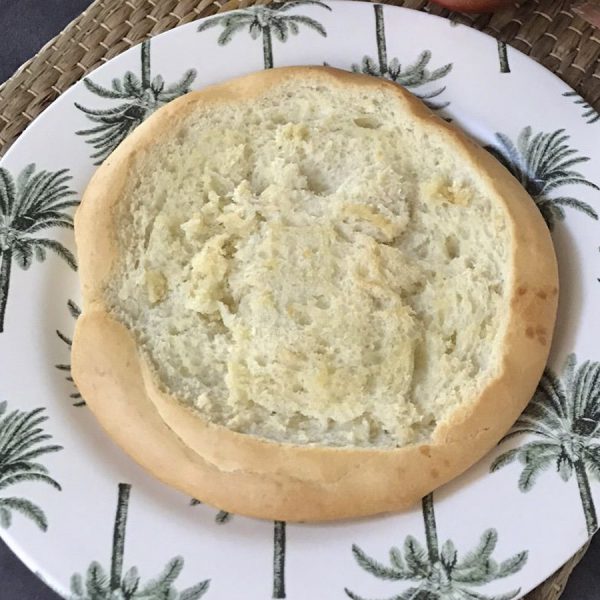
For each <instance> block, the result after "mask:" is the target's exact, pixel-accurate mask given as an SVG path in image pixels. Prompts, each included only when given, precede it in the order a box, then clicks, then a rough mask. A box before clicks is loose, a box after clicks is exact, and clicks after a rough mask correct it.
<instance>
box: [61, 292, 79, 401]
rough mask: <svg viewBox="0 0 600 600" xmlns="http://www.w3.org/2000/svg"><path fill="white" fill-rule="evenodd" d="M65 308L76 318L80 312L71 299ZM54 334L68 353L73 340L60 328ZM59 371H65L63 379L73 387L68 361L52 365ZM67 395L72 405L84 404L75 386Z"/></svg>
mask: <svg viewBox="0 0 600 600" xmlns="http://www.w3.org/2000/svg"><path fill="white" fill-rule="evenodd" d="M67 308H68V310H69V313H70V314H71V316H72V317H73V318H74V319H75V320H77V319H78V318H79V315H80V314H81V309H80V308H79V306H77V304H75V302H73V300H69V301H68V302H67ZM56 335H57V336H58V338H59V339H60V340H61V341H63V342H64V343H65V344H66V346H67V348H68V349H69V353H70V352H71V346H72V345H73V340H72V339H71V338H70V337H69V336H68V335H66V334H64V333H63V332H62V331H60V330H58V329H57V330H56ZM54 366H55V367H56V368H57V369H58V370H59V371H64V372H65V373H66V375H65V379H66V380H67V381H68V382H69V383H71V384H72V385H73V387H74V388H75V383H74V381H73V377H72V375H71V364H70V363H61V364H58V365H54ZM69 397H70V398H71V400H73V406H85V400H84V399H83V398H82V397H81V394H80V393H79V391H78V390H77V388H75V391H73V392H71V393H70V394H69Z"/></svg>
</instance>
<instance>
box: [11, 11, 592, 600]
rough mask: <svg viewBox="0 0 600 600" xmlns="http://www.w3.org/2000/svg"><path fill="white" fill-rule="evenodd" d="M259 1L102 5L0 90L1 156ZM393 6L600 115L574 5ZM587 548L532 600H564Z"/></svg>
mask: <svg viewBox="0 0 600 600" xmlns="http://www.w3.org/2000/svg"><path fill="white" fill-rule="evenodd" d="M259 1H260V2H261V3H264V2H265V1H266V0H259ZM383 2H386V0H383ZM254 3H255V2H254V1H253V0H228V1H225V0H224V1H220V0H125V1H123V0H96V2H94V3H93V4H92V5H91V6H90V7H89V8H88V10H86V11H85V12H84V13H82V14H81V15H80V16H79V17H78V18H77V19H76V20H74V21H73V22H72V23H71V24H70V25H69V26H68V27H67V28H66V29H65V30H64V31H63V32H62V33H61V34H60V35H58V36H57V37H56V38H54V39H53V40H51V41H50V42H49V43H48V44H46V46H44V47H43V48H42V49H41V50H40V52H39V53H38V54H37V55H36V56H34V57H33V58H32V59H31V60H29V61H28V62H27V63H25V64H24V65H23V66H22V67H21V68H20V69H19V70H18V71H17V72H16V73H15V74H14V75H13V76H12V77H11V78H10V79H9V80H8V81H6V82H5V83H4V84H3V85H1V86H0V156H1V155H2V154H3V153H4V152H6V150H7V149H8V147H9V146H10V145H11V144H12V143H13V142H14V140H15V139H16V138H17V137H18V136H19V135H20V134H21V133H22V132H23V130H24V129H25V128H26V127H27V125H28V124H29V123H30V122H31V121H32V120H33V119H34V118H35V117H36V116H37V115H39V114H40V112H42V110H44V108H45V107H46V106H48V105H49V104H50V103H51V102H52V101H53V100H54V99H55V98H57V97H58V96H59V95H60V94H61V93H62V92H64V91H65V90H66V89H68V88H69V87H70V86H71V85H73V84H74V83H75V82H77V81H78V80H79V79H81V77H83V76H84V75H85V74H86V73H88V72H89V71H91V70H92V69H94V68H96V67H98V66H99V65H101V64H103V63H104V62H106V61H108V60H110V59H111V58H113V57H114V56H116V55H117V54H120V53H121V52H123V51H124V50H127V49H128V48H130V47H131V46H134V45H136V44H138V43H139V42H140V41H142V40H143V39H145V38H147V37H150V36H153V35H156V34H158V33H161V32H163V31H167V30H169V29H172V28H173V27H176V26H178V25H182V24H184V23H188V22H190V21H193V20H194V19H197V18H199V17H203V16H209V15H212V14H215V13H216V12H222V11H225V10H231V9H234V8H240V7H245V6H248V5H251V4H254ZM386 3H388V4H395V5H397V6H405V7H408V8H414V9H417V10H423V11H427V12H430V13H432V14H435V15H440V16H444V17H449V18H451V19H453V20H455V21H457V22H459V23H463V24H466V25H469V26H471V27H474V28H476V29H479V30H481V31H484V32H486V33H489V34H491V35H493V36H494V37H497V38H499V39H501V40H503V41H506V42H508V43H509V44H510V45H512V46H514V47H515V48H517V49H518V50H521V51H522V52H524V53H526V54H528V55H530V56H531V57H532V58H534V59H536V60H537V61H538V62H540V63H541V64H543V65H544V66H545V67H546V68H548V69H549V70H550V71H553V72H554V73H556V74H557V75H558V76H559V77H561V78H562V79H564V80H565V81H566V82H567V83H568V84H569V85H571V87H573V88H574V89H575V90H576V91H577V92H579V93H580V94H581V95H582V96H583V98H584V99H585V100H586V101H587V102H589V103H590V104H591V105H592V106H593V107H594V108H595V109H596V110H600V31H598V30H597V29H594V28H593V27H592V26H591V25H589V24H587V23H586V22H585V21H583V20H582V19H581V18H580V17H578V16H576V15H575V14H574V13H573V11H572V10H571V7H572V5H573V2H572V1H570V0H526V1H522V2H515V3H513V4H512V5H510V6H508V7H507V8H505V9H503V10H501V11H498V12H496V13H493V14H488V15H468V14H463V13H453V12H450V11H448V10H446V9H443V8H441V7H439V6H436V5H434V4H430V3H429V2H426V1H423V0H404V1H402V0H391V1H387V2H386ZM586 548H587V545H586V546H585V547H584V548H582V550H580V551H579V552H578V553H577V554H576V555H575V556H574V557H573V558H572V559H571V560H570V561H569V562H568V563H567V564H566V565H564V566H563V567H562V568H561V569H559V570H558V571H557V572H556V573H554V575H552V576H551V577H550V578H549V579H548V580H547V581H545V582H544V583H543V584H542V585H540V586H539V587H538V588H537V589H536V590H534V591H533V592H531V593H530V594H528V595H527V598H526V600H558V598H559V597H560V596H561V594H562V592H563V590H564V587H565V585H566V582H567V580H568V578H569V575H570V574H571V572H572V570H573V568H574V567H575V565H576V564H577V563H578V562H579V560H580V559H581V557H582V556H583V554H584V553H585V550H586Z"/></svg>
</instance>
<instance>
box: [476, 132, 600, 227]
mask: <svg viewBox="0 0 600 600" xmlns="http://www.w3.org/2000/svg"><path fill="white" fill-rule="evenodd" d="M496 140H497V142H498V145H497V146H487V147H486V149H487V150H488V151H489V152H490V153H491V154H493V155H494V156H495V157H496V158H497V159H498V160H499V161H500V162H501V163H502V164H503V165H504V166H505V167H506V168H507V169H508V170H509V171H510V172H511V173H512V174H513V175H514V176H515V177H516V178H517V179H518V180H519V182H520V183H521V185H522V186H523V187H524V188H525V189H526V190H527V191H528V192H529V194H530V196H531V197H532V198H533V199H534V200H535V203H536V204H537V207H538V208H539V210H540V212H541V213H542V216H543V217H544V220H545V221H546V224H547V225H548V228H549V229H550V230H552V229H554V226H555V225H556V222H557V221H562V220H564V218H565V210H564V209H565V208H566V207H568V208H573V209H575V210H578V211H580V212H583V213H584V214H586V215H588V216H589V217H591V218H592V219H598V213H597V212H596V211H595V210H594V209H593V208H592V207H591V206H590V205H589V204H587V203H585V202H582V201H581V200H577V199H576V198H573V197H571V196H556V195H554V194H553V192H554V191H555V190H557V189H558V188H560V187H562V186H564V185H585V186H588V187H591V188H593V189H595V190H598V189H600V188H598V186H597V185H596V184H594V183H592V182H591V181H588V180H587V179H586V178H585V177H584V176H583V175H582V174H581V173H579V172H578V171H576V170H574V169H573V167H575V165H578V164H581V163H584V162H587V161H589V158H588V157H587V156H577V150H576V149H575V148H571V147H570V146H569V144H568V140H569V136H568V135H567V134H566V133H565V130H564V129H557V130H556V131H553V132H551V133H543V132H539V133H536V134H533V131H532V129H531V127H525V128H524V129H523V130H522V131H521V133H520V134H519V137H518V138H517V142H516V144H515V143H513V141H512V140H511V139H510V138H509V137H508V136H507V135H505V134H503V133H496Z"/></svg>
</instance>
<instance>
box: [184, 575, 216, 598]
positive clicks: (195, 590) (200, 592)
mask: <svg viewBox="0 0 600 600" xmlns="http://www.w3.org/2000/svg"><path fill="white" fill-rule="evenodd" d="M209 586H210V579H207V580H205V581H201V582H200V583H198V584H196V585H195V586H193V587H190V588H187V589H185V590H183V591H182V592H181V593H180V595H179V598H178V600H198V598H201V597H202V596H204V594H205V593H206V592H207V591H208V588H209Z"/></svg>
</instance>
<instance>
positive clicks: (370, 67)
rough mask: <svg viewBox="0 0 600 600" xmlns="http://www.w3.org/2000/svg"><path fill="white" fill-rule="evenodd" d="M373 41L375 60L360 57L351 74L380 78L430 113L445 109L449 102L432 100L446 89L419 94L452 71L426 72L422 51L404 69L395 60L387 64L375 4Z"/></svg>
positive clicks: (428, 57)
mask: <svg viewBox="0 0 600 600" xmlns="http://www.w3.org/2000/svg"><path fill="white" fill-rule="evenodd" d="M373 9H374V11H375V38H376V40H377V60H376V61H375V60H374V59H373V58H371V57H370V56H364V57H363V59H362V62H361V64H360V65H357V64H354V65H352V71H354V72H355V73H365V74H366V75H373V76H374V77H383V78H385V79H389V80H390V81H395V82H396V83H398V84H400V85H402V86H404V87H405V88H407V89H409V90H410V91H411V92H412V93H413V94H414V95H415V96H417V98H420V99H421V100H423V102H425V104H427V106H429V108H431V109H441V108H445V107H446V106H448V104H450V103H449V102H439V101H438V100H434V98H437V97H438V96H440V95H441V94H442V93H443V92H444V90H445V89H446V87H445V86H444V87H439V88H437V89H435V90H432V91H430V92H424V91H420V90H419V88H421V87H422V86H423V85H425V84H428V83H431V82H432V81H438V80H439V79H442V77H445V76H446V75H448V73H449V72H450V71H451V70H452V64H451V63H448V64H447V65H444V66H443V67H439V68H438V69H433V70H429V69H428V68H427V67H428V65H429V61H430V60H431V52H430V51H429V50H425V51H423V52H421V54H420V56H419V58H418V59H417V61H416V62H415V63H414V64H412V65H410V66H408V67H405V68H404V69H403V68H402V65H401V64H400V61H399V60H398V59H397V58H393V59H392V60H388V56H387V43H386V39H385V22H384V16H383V6H382V5H381V4H375V5H374V6H373Z"/></svg>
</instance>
